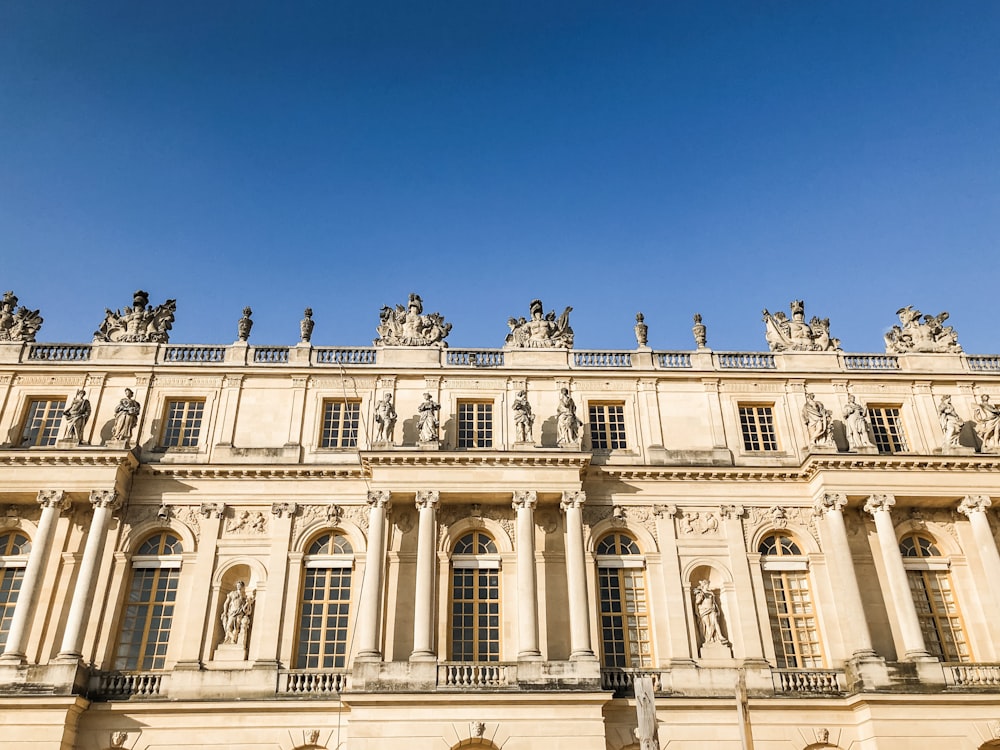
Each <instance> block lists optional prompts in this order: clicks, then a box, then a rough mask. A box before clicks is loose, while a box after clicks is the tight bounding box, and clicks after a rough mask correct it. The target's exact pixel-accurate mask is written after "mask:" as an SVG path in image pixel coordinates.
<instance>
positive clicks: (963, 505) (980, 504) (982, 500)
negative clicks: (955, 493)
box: [958, 495, 993, 518]
mask: <svg viewBox="0 0 1000 750" xmlns="http://www.w3.org/2000/svg"><path fill="white" fill-rule="evenodd" d="M992 504H993V501H992V500H990V498H989V495H966V496H965V497H963V498H962V502H960V503H959V504H958V512H959V513H964V514H965V515H967V516H969V517H970V518H971V517H972V514H973V513H985V512H986V509H987V508H989V507H990V506H991V505H992Z"/></svg>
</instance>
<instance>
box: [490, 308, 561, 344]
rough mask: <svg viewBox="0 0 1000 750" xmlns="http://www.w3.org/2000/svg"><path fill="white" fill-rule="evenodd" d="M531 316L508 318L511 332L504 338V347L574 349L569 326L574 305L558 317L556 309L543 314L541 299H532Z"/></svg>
mask: <svg viewBox="0 0 1000 750" xmlns="http://www.w3.org/2000/svg"><path fill="white" fill-rule="evenodd" d="M529 310H530V314H531V317H530V319H528V320H525V319H524V318H508V320H507V326H508V327H509V328H510V333H509V334H507V338H506V339H505V340H504V345H503V347H504V349H572V348H573V329H572V328H570V327H569V314H570V313H571V312H572V311H573V308H572V307H567V308H566V309H565V310H563V313H562V315H560V316H559V317H558V318H556V313H555V310H552V311H550V312H549V314H548V315H543V312H544V308H543V307H542V301H541V300H540V299H533V300H531V305H530V306H529Z"/></svg>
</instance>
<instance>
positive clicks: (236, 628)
mask: <svg viewBox="0 0 1000 750" xmlns="http://www.w3.org/2000/svg"><path fill="white" fill-rule="evenodd" d="M253 605H254V594H253V592H252V591H251V592H249V593H247V591H246V586H245V585H244V583H243V581H237V582H236V588H234V589H233V590H232V591H230V592H229V594H228V595H227V596H226V600H225V602H223V605H222V616H221V617H220V620H221V621H222V630H223V633H224V635H223V639H222V642H223V643H224V644H235V645H237V646H243V647H244V648H246V645H247V642H248V641H249V640H250V623H251V621H252V620H253Z"/></svg>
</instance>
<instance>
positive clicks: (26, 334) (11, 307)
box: [0, 292, 42, 342]
mask: <svg viewBox="0 0 1000 750" xmlns="http://www.w3.org/2000/svg"><path fill="white" fill-rule="evenodd" d="M41 327H42V316H41V315H39V314H38V310H29V309H28V308H27V307H24V306H23V305H22V306H21V307H18V306H17V297H15V296H14V292H4V295H3V297H2V298H0V341H22V342H25V341H34V340H35V334H36V333H38V329H39V328H41Z"/></svg>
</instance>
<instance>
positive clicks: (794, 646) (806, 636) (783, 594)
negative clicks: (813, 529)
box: [757, 532, 823, 669]
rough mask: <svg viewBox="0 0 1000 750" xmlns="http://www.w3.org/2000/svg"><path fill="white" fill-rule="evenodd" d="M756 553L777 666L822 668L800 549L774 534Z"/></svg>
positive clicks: (821, 650)
mask: <svg viewBox="0 0 1000 750" xmlns="http://www.w3.org/2000/svg"><path fill="white" fill-rule="evenodd" d="M757 551H758V552H759V553H760V554H761V561H760V562H761V571H762V572H763V575H764V592H765V594H766V596H767V613H768V616H769V618H770V620H771V638H772V639H773V641H774V653H775V657H776V658H777V661H778V667H779V668H781V669H806V668H812V667H822V666H823V649H822V645H821V643H820V639H819V628H818V626H817V621H816V610H815V608H814V607H813V601H812V593H811V591H810V587H809V570H808V564H807V563H806V558H805V556H804V555H803V554H802V549H801V548H800V547H799V545H798V543H797V542H796V541H795V540H794V539H793V538H792V537H791V536H790V535H788V534H786V533H783V532H775V533H773V534H769V535H768V536H766V537H764V538H763V539H762V540H761V542H760V544H759V545H758V546H757Z"/></svg>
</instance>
